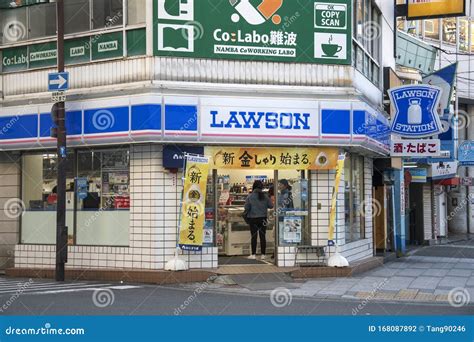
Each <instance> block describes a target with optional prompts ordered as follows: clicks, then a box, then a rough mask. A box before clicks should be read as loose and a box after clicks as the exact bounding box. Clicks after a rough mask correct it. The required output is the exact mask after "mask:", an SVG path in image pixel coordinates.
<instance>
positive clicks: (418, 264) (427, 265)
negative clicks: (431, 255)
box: [411, 262, 434, 269]
mask: <svg viewBox="0 0 474 342" xmlns="http://www.w3.org/2000/svg"><path fill="white" fill-rule="evenodd" d="M433 266H434V264H433V263H431V262H415V263H413V264H412V265H411V268H424V269H430V268H432V267H433Z"/></svg>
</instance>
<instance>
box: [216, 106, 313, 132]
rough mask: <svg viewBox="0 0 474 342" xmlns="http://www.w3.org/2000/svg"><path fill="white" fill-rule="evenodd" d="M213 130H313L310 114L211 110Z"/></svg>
mask: <svg viewBox="0 0 474 342" xmlns="http://www.w3.org/2000/svg"><path fill="white" fill-rule="evenodd" d="M210 115H211V123H210V127H211V128H231V129H282V130H301V131H306V130H311V124H310V119H311V114H310V113H279V112H257V111H255V112H253V111H229V112H226V113H225V114H223V113H221V112H219V111H218V110H211V111H210Z"/></svg>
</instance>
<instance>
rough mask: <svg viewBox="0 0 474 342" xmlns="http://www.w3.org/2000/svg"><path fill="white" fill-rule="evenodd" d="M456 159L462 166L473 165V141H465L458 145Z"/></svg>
mask: <svg viewBox="0 0 474 342" xmlns="http://www.w3.org/2000/svg"><path fill="white" fill-rule="evenodd" d="M458 159H459V164H460V165H462V166H474V141H465V142H463V143H462V144H461V145H460V146H459V150H458Z"/></svg>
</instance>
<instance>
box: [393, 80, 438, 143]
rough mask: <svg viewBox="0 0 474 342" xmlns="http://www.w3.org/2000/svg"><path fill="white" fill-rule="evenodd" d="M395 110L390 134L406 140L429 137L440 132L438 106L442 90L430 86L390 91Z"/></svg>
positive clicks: (405, 87)
mask: <svg viewBox="0 0 474 342" xmlns="http://www.w3.org/2000/svg"><path fill="white" fill-rule="evenodd" d="M388 93H389V95H390V99H391V101H392V104H393V106H394V108H395V115H394V119H393V121H392V132H393V133H394V134H399V135H400V136H402V137H407V138H423V137H430V136H433V135H436V134H439V133H441V132H442V126H441V122H440V118H439V115H438V106H439V101H440V97H441V94H442V90H441V88H439V87H435V86H430V85H409V86H402V87H397V88H393V89H390V90H389V91H388Z"/></svg>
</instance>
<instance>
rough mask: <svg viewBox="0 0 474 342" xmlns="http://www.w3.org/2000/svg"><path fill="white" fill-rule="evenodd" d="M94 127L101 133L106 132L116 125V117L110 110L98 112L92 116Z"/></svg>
mask: <svg viewBox="0 0 474 342" xmlns="http://www.w3.org/2000/svg"><path fill="white" fill-rule="evenodd" d="M92 125H93V126H94V128H96V129H98V130H99V131H105V130H107V129H109V128H112V127H113V126H114V125H115V117H114V114H112V112H110V111H108V110H98V111H97V112H95V113H94V115H93V116H92Z"/></svg>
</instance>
